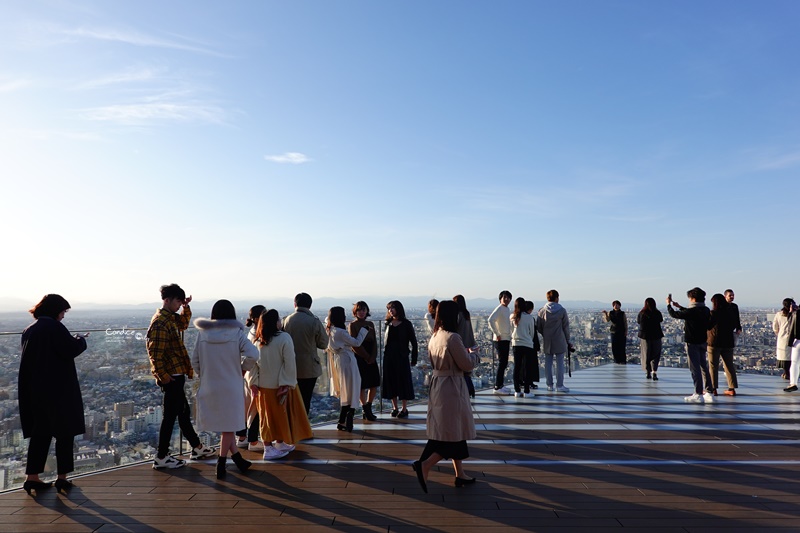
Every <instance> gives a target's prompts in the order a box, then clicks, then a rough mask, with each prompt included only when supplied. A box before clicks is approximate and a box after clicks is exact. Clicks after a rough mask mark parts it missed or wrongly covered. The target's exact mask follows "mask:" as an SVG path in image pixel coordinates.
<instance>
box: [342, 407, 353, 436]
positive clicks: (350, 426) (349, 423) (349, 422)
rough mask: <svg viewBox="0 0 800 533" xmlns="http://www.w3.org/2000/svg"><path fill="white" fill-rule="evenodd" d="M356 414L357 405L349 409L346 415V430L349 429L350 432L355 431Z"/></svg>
mask: <svg viewBox="0 0 800 533" xmlns="http://www.w3.org/2000/svg"><path fill="white" fill-rule="evenodd" d="M355 414H356V409H355V407H351V408H350V409H349V410H348V411H347V416H346V417H345V420H344V429H345V430H346V431H349V432H350V433H352V432H353V416H355Z"/></svg>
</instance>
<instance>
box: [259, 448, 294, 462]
mask: <svg viewBox="0 0 800 533" xmlns="http://www.w3.org/2000/svg"><path fill="white" fill-rule="evenodd" d="M288 453H289V452H287V451H281V450H279V449H277V448H275V447H274V446H264V460H265V461H272V460H273V459H280V458H281V457H286V455H287V454H288Z"/></svg>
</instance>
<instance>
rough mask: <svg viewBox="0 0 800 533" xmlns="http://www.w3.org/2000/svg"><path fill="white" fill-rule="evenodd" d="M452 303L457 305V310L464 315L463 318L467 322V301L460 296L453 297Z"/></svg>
mask: <svg viewBox="0 0 800 533" xmlns="http://www.w3.org/2000/svg"><path fill="white" fill-rule="evenodd" d="M453 301H454V302H455V303H457V304H458V310H459V311H460V312H461V314H462V315H464V318H466V319H467V320H469V311H467V301H466V300H465V299H464V297H463V296H461V295H460V294H456V295H455V296H453Z"/></svg>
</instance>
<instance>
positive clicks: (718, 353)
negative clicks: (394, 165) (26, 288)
mask: <svg viewBox="0 0 800 533" xmlns="http://www.w3.org/2000/svg"><path fill="white" fill-rule="evenodd" d="M705 296H706V293H705V291H703V290H702V289H700V288H699V287H695V288H693V289H691V290H689V291H688V292H687V297H688V298H689V302H690V303H689V304H688V306H686V307H683V306H681V305H680V304H678V303H677V302H676V301H674V300H673V299H672V295H669V296H668V297H667V311H668V313H669V315H670V316H672V317H673V318H676V319H679V320H683V321H684V322H685V335H684V340H685V342H686V351H687V354H688V357H689V368H690V372H691V375H692V380H693V383H694V393H693V394H692V395H691V396H688V397H686V398H685V400H686V401H687V402H696V403H703V402H709V401H713V396H715V395H716V394H717V388H718V369H719V362H720V359H721V360H722V364H723V365H724V369H725V375H726V378H727V381H728V389H727V390H726V391H725V394H727V395H731V396H733V395H735V394H736V388H737V387H738V384H737V379H736V371H735V366H734V364H733V348H734V346H735V343H736V338H737V336H738V335H739V334H740V333H741V331H742V326H741V322H740V318H739V309H738V306H737V305H736V304H735V303H733V300H734V293H733V291H732V290H730V289H729V290H727V291H725V293H724V294H715V295H714V296H712V298H711V302H712V305H713V307H712V309H709V308H708V307H706V305H705ZM546 298H547V303H546V304H545V305H544V306H542V308H541V309H540V310H539V312H538V313H537V314H536V315H534V314H533V310H534V304H533V303H532V302H531V301H528V300H525V299H524V298H521V297H519V298H517V299H516V300H514V308H513V311H512V310H511V309H509V305H510V303H511V300H512V295H511V293H510V292H509V291H502V292H501V293H500V294H499V297H498V299H499V305H498V306H497V307H496V308H495V309H494V311H492V313H491V315H490V316H489V318H488V323H489V328H490V330H491V331H492V335H493V340H494V344H495V348H496V350H497V354H498V360H499V364H498V368H497V375H496V379H495V386H494V391H493V392H494V393H495V394H514V395H515V396H517V397H526V396H528V395H532V392H531V390H532V389H535V388H537V385H536V383H537V382H538V381H539V360H538V354H539V351H540V350H542V351H543V352H544V356H545V376H546V382H547V388H548V390H549V391H554V390H555V391H559V392H568V391H569V389H567V388H566V387H565V386H564V372H565V357H566V355H567V354H568V353H569V352H571V351H573V350H574V348H573V346H572V344H571V343H570V336H569V317H568V314H567V312H566V310H565V309H564V308H563V307H562V306H561V305H560V304H559V294H558V291H556V290H550V291H548V292H547V294H546ZM161 299H162V306H161V308H160V309H158V310H157V311H156V313H155V315H154V316H153V318H152V320H151V323H150V326H149V328H148V332H147V342H146V347H147V352H148V356H149V359H150V365H151V373H152V374H153V377H154V378H155V381H156V383H157V385H158V386H159V387H160V388H161V390H162V392H163V419H162V422H161V427H160V430H159V440H158V448H157V454H156V458H155V459H154V461H153V468H154V469H162V468H178V467H181V466H183V465H184V464H185V461H183V460H181V459H178V458H176V457H173V456H171V455H169V445H170V441H171V437H172V431H173V429H174V425H175V422H176V420H177V422H178V424H179V425H180V427H181V430H182V432H183V435H184V437H185V438H186V439H187V440H188V441H189V443H190V445H191V447H192V450H191V455H190V457H191V459H202V458H207V457H213V456H214V455H216V454H217V452H215V450H213V449H212V448H210V447H207V446H204V445H203V444H202V443H201V441H200V438H199V437H198V435H197V432H196V431H195V429H194V427H193V426H192V423H191V417H190V410H189V403H188V401H187V399H186V395H185V391H184V384H185V381H186V379H187V378H188V379H192V378H193V377H194V376H195V374H197V376H198V377H199V378H200V386H199V389H198V392H197V426H198V428H199V429H200V430H201V431H214V432H219V433H220V436H221V439H220V446H219V452H218V455H219V456H218V459H217V468H216V474H217V477H218V478H224V477H225V472H226V463H227V457H228V455H230V456H231V459H232V460H233V462H234V464H235V465H236V466H237V467H238V468H239V470H240V471H242V472H245V471H247V469H248V468H249V467H250V466H251V463H250V462H249V461H247V460H246V459H244V457H242V455H241V453H240V452H239V448H248V449H250V450H251V451H256V450H257V451H262V450H263V452H264V454H263V457H264V459H276V458H279V457H283V456H285V455H286V454H288V453H289V452H291V451H292V450H294V449H295V443H297V442H299V441H301V440H304V439H308V438H311V437H312V432H311V427H310V424H309V420H308V414H309V410H310V408H311V398H312V394H313V391H314V387H315V385H316V381H317V379H318V378H319V376H320V375H321V374H322V367H321V361H320V358H319V355H318V350H319V349H325V350H326V351H327V353H328V357H329V361H328V364H329V368H330V369H331V372H330V377H331V391H332V394H334V395H335V396H337V397H338V398H339V400H340V403H341V411H340V417H339V420H338V423H337V428H338V429H339V430H342V431H352V430H353V418H354V413H355V406H356V402H359V403H360V405H361V407H362V416H363V418H364V419H365V420H375V419H376V416H375V414H374V412H373V411H372V402H373V400H374V398H375V393H376V389H377V387H378V386H381V387H382V389H383V397H384V398H389V399H390V400H391V402H392V412H391V416H392V417H397V418H406V417H408V401H409V400H413V399H414V387H413V383H412V380H411V367H412V366H414V365H416V364H417V358H418V346H417V339H416V334H415V332H414V328H413V326H412V324H411V323H410V321H409V320H408V319H407V318H406V315H405V310H404V308H403V305H402V303H400V302H399V301H396V300H395V301H391V302H389V303H388V304H387V306H386V310H387V311H386V317H385V324H386V328H385V338H384V347H385V351H384V358H383V369H382V372H381V369H379V368H378V363H377V352H378V342H377V337H376V331H375V327H374V324H373V322H372V321H369V320H367V319H368V318H369V316H370V309H369V306H368V305H367V304H366V302H363V301H359V302H357V303H356V304H354V306H353V308H352V317H353V318H352V320H351V322H350V323H349V325H348V324H346V320H347V319H346V316H345V310H344V308H342V307H333V308H331V309H330V311H329V313H328V316H327V319H326V321H325V322H326V323H325V325H323V324H322V323H321V322H320V320H319V319H318V318H317V317H316V316H314V315H313V314H312V313H311V311H310V308H311V304H312V299H311V296H309V295H308V294H306V293H300V294H298V295H297V296H296V297H295V301H294V304H295V310H294V312H293V313H292V314H290V315H289V316H287V317H286V318H285V319H284V320H281V319H280V316H279V314H278V312H277V311H276V310H274V309H266V308H265V307H264V306H254V307H253V308H251V309H250V313H249V318H248V320H247V322H246V323H245V324H242V323H241V322H240V321H239V320H238V319H237V318H236V311H235V309H234V306H233V304H232V303H231V302H229V301H228V300H219V301H217V302H216V303H215V304H214V306H213V307H212V310H211V317H210V318H209V319H204V318H201V319H197V320H195V322H194V324H195V326H196V328H197V330H198V337H197V343H196V345H195V348H194V351H193V353H192V355H191V357H190V356H189V353H188V350H187V349H186V346H185V344H184V342H183V335H182V333H183V331H185V330H186V329H187V328H188V327H189V324H190V320H191V318H192V311H191V307H190V303H191V301H192V297H191V296H188V297H187V296H186V293H185V291H184V290H183V289H182V288H181V287H179V286H178V285H176V284H171V285H164V286H162V287H161ZM69 309H70V305H69V303H68V302H67V301H66V300H65V299H64V298H63V297H61V296H59V295H56V294H48V295H46V296H45V297H44V298H43V299H42V300H41V301H40V302H39V303H38V304H36V306H34V307H33V308H32V309H31V311H30V312H31V314H32V315H33V317H34V319H35V321H34V323H32V324H31V325H30V326H28V328H26V329H25V331H24V332H23V334H22V357H21V362H20V374H19V405H20V418H21V422H22V428H23V434H24V436H25V437H26V438H30V442H29V450H28V464H27V467H26V476H27V477H26V481H25V484H24V489H25V490H26V491H27V492H28V493H29V494H30V493H31V491H38V490H42V489H46V488H48V487H50V486H52V484H51V483H47V482H44V481H42V480H41V479H40V478H39V474H40V473H41V472H42V471H43V470H44V463H45V459H46V457H47V453H48V451H49V448H50V444H51V441H52V439H53V438H55V440H56V448H55V450H56V461H57V470H58V477H57V479H56V481H55V485H56V487H57V488H58V490H59V491H62V490H63V491H68V490H69V489H70V488H71V487H72V483H71V482H70V481H68V480H67V474H68V473H69V472H71V471H72V470H73V469H74V465H73V453H72V451H73V450H72V448H73V440H74V436H75V435H79V434H82V433H83V432H84V431H85V426H84V416H83V402H82V397H81V393H80V387H79V384H78V378H77V372H76V369H75V363H74V358H75V357H77V356H78V355H80V354H81V353H82V352H83V351H84V350H85V349H86V336H87V335H88V333H86V334H77V335H71V334H70V333H69V331H68V330H67V329H66V327H64V325H63V324H61V321H62V320H63V318H64V315H65V313H66V312H67V311H68V310H69ZM604 317H605V318H606V320H607V321H608V322H610V323H611V324H612V331H611V333H612V351H613V353H614V355H615V362H624V357H625V354H624V342H620V341H619V339H618V338H617V337H619V336H622V337H623V339H624V336H625V335H626V334H627V322H626V318H625V314H624V312H623V311H621V304H620V303H619V302H618V301H615V302H614V303H613V304H612V311H610V312H604ZM425 318H426V324H428V327H429V328H430V332H431V338H430V342H429V345H428V352H429V354H430V364H431V367H432V374H431V377H430V392H429V403H428V413H427V432H428V437H429V441H428V443H427V445H426V446H425V449H424V451H423V453H422V455H421V457H420V459H419V460H418V461H416V462H414V464H413V468H414V471H415V472H416V474H417V477H418V480H419V482H420V485H421V487H422V488H423V490H425V491H427V478H428V474H429V472H430V470H431V468H432V467H433V465H435V464H436V463H437V462H438V461H440V460H442V459H451V460H452V461H453V465H454V469H455V473H456V477H455V484H456V486H464V485H468V484H471V483H474V481H475V480H474V478H470V477H468V476H467V475H466V474H465V472H464V470H463V466H462V461H463V460H464V459H466V458H467V457H468V455H469V451H468V448H467V444H466V441H467V440H468V439H471V438H474V437H475V425H474V421H473V418H472V411H471V407H470V403H469V398H470V396H474V386H473V384H472V380H471V379H470V372H471V371H472V369H473V368H475V366H476V365H477V364H478V361H479V356H480V354H479V350H478V347H477V343H476V342H475V337H474V333H473V330H472V324H471V320H470V314H469V311H468V310H467V306H466V301H465V299H464V297H463V296H462V295H457V296H455V297H454V298H453V300H446V301H442V302H438V301H437V300H431V302H430V303H429V306H428V313H427V314H426V316H425ZM662 321H663V316H662V314H661V312H660V311H659V310H658V309H657V307H656V302H655V300H654V299H653V298H647V299H646V300H645V302H644V306H643V308H642V309H641V311H640V312H639V314H638V316H637V323H638V324H639V326H640V328H639V338H640V346H641V354H642V365H643V367H644V369H645V371H646V376H647V378H648V379H653V380H657V379H658V376H657V370H658V363H659V359H660V355H661V341H662V338H663V336H664V334H663V331H662V328H661V323H662ZM773 328H774V330H775V332H776V334H778V358H779V360H780V361H783V363H782V364H781V366H782V368H783V370H784V377H785V378H786V379H788V380H789V386H788V387H787V388H786V389H784V390H786V391H787V392H793V391H796V390H797V389H798V386H797V381H798V374H800V332H798V324H797V305H796V304H795V302H794V300H792V299H791V298H787V299H785V300H784V302H783V309H782V310H781V312H780V313H778V315H777V316H776V318H775V322H774V324H773ZM539 335H541V337H542V341H541V343H540V342H539ZM615 338H616V340H617V341H616V342H615ZM512 348H513V354H514V372H513V385H514V389H513V392H512V391H511V390H510V389H508V388H507V387H505V386H504V377H505V371H506V369H507V366H508V358H509V353H510V352H511V349H512ZM620 350H621V354H620V353H619V352H620ZM554 363H555V372H554V368H553V364H554ZM237 435H238V437H237Z"/></svg>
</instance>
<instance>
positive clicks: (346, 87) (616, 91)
mask: <svg viewBox="0 0 800 533" xmlns="http://www.w3.org/2000/svg"><path fill="white" fill-rule="evenodd" d="M799 18H800V4H798V3H796V2H793V1H769V2H762V3H756V2H742V1H725V2H716V1H707V2H702V1H691V2H689V1H670V2H641V1H600V0H593V1H569V0H568V1H564V2H536V1H500V2H462V1H459V2H450V1H436V0H433V1H407V2H380V1H374V2H367V1H342V2H327V1H321V0H320V1H314V2H308V1H293V2H268V1H263V2H262V1H259V2H197V1H193V2H166V3H165V2H147V1H144V2H142V1H140V2H99V1H96V2H81V1H72V2H61V1H59V2H56V1H53V2H45V1H26V2H3V3H2V4H0V58H2V59H1V60H0V116H2V120H0V179H2V184H3V195H2V211H0V222H2V227H3V228H4V229H5V232H4V233H5V239H4V244H5V249H6V253H5V254H4V258H5V260H4V265H3V273H4V276H3V279H4V281H3V289H2V293H0V297H13V298H23V299H27V300H31V301H35V300H36V299H38V298H39V297H40V296H41V295H42V294H44V293H46V292H58V293H61V294H63V295H64V296H66V297H67V298H68V299H70V300H72V301H87V302H89V301H91V302H101V303H102V302H109V303H111V302H114V303H140V302H143V301H152V300H154V299H156V298H155V297H156V293H157V287H158V286H159V285H160V284H162V283H166V282H172V281H175V282H178V283H180V284H181V285H182V286H184V287H185V288H186V289H187V291H188V292H190V293H192V294H193V295H194V296H195V297H197V298H202V299H204V300H213V299H217V298H230V299H233V300H235V299H243V298H247V299H257V298H262V297H263V298H266V297H284V296H291V295H293V294H295V293H297V292H299V291H307V292H309V293H311V294H313V295H318V296H333V297H343V298H344V297H346V298H356V297H359V298H360V297H363V298H369V296H370V295H381V296H386V295H388V296H393V297H400V298H401V297H402V296H404V295H415V296H417V295H436V296H439V297H442V296H444V297H449V296H451V295H452V294H456V293H462V294H464V295H465V296H466V297H467V299H468V300H469V298H476V297H494V296H495V295H496V294H497V293H498V292H499V290H501V289H509V290H511V291H512V292H513V293H514V294H515V296H516V295H517V294H520V295H524V296H526V297H528V298H532V299H534V300H536V301H541V300H542V299H543V295H544V292H545V291H546V290H548V289H550V288H557V289H558V290H559V291H560V292H561V294H562V299H564V300H578V299H584V300H599V301H610V300H612V299H620V300H623V301H631V302H637V301H642V300H643V299H644V298H645V297H647V296H654V297H656V298H657V300H658V301H659V302H662V301H663V298H664V297H665V296H666V294H667V293H668V292H672V293H674V294H675V297H676V299H678V295H684V294H685V292H686V290H687V289H689V288H691V287H693V286H695V285H699V286H701V287H703V288H705V289H706V290H707V291H708V292H709V293H713V292H721V291H722V290H724V289H726V288H728V287H732V288H734V289H736V292H737V300H738V301H739V302H740V303H741V304H742V305H775V306H779V304H780V300H781V299H782V298H784V297H786V296H790V295H796V296H800V295H799V294H797V293H796V289H795V287H796V282H795V279H794V278H795V277H796V276H795V273H796V271H797V266H796V264H797V260H798V258H800V256H799V254H798V253H797V252H796V251H795V247H794V245H793V241H794V240H795V238H794V233H795V232H794V229H793V221H794V219H795V218H796V215H795V214H794V213H795V212H796V197H797V196H798V192H800V186H799V185H798V180H797V175H798V169H800V120H798V119H800V69H799V68H798V66H800V65H799V63H800V60H799V59H798V57H800V53H798V52H799V51H800V32H798V31H797V22H798V19H799ZM684 299H685V298H684ZM678 300H679V301H682V300H681V299H678Z"/></svg>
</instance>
